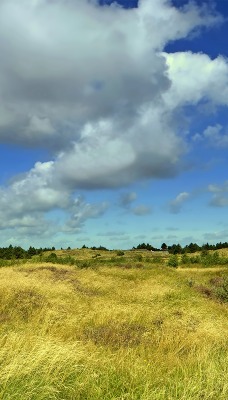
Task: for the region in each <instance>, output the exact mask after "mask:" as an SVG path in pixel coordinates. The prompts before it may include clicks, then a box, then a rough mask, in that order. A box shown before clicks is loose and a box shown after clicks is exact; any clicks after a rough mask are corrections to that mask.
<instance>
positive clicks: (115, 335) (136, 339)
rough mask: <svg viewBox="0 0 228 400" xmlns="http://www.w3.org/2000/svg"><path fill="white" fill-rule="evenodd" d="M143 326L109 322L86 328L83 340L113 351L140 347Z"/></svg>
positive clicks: (143, 331)
mask: <svg viewBox="0 0 228 400" xmlns="http://www.w3.org/2000/svg"><path fill="white" fill-rule="evenodd" d="M146 331H147V330H146V328H145V326H143V325H140V324H137V323H131V324H128V323H119V324H118V323H117V324H114V322H110V323H107V324H102V325H99V326H93V327H86V328H85V329H84V331H83V339H84V340H85V339H86V340H92V341H93V342H94V343H95V344H96V345H103V346H110V347H113V348H115V349H119V348H121V347H134V346H138V345H140V343H141V341H142V336H143V334H144V333H145V332H146Z"/></svg>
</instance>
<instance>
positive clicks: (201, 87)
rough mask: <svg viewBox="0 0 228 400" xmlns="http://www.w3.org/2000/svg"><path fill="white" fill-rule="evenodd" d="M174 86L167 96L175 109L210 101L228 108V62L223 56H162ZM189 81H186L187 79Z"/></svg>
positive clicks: (177, 54) (180, 53) (176, 54)
mask: <svg viewBox="0 0 228 400" xmlns="http://www.w3.org/2000/svg"><path fill="white" fill-rule="evenodd" d="M163 55H164V57H165V58H166V62H167V65H168V76H169V78H170V80H171V81H172V86H171V88H170V90H168V91H167V92H166V93H165V94H164V98H165V101H166V103H167V105H169V106H170V107H172V108H177V107H183V106H185V105H196V104H198V103H199V102H200V101H202V100H204V101H208V102H211V103H213V104H216V105H226V106H227V105H228V62H227V59H225V58H224V57H222V56H219V57H217V58H215V59H214V60H212V59H211V58H210V57H209V56H208V55H206V54H202V53H197V54H194V53H192V52H190V51H188V52H178V53H172V54H167V53H163ZM186 78H187V79H186Z"/></svg>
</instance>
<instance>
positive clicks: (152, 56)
mask: <svg viewBox="0 0 228 400" xmlns="http://www.w3.org/2000/svg"><path fill="white" fill-rule="evenodd" d="M227 34H228V1H226V0H217V1H200V0H197V1H195V2H192V1H187V0H173V1H171V0H141V1H139V2H137V1H135V0H132V1H130V0H128V1H127V0H121V1H120V0H119V1H118V2H112V1H107V0H105V1H100V2H98V1H92V2H91V1H89V0H88V1H86V0H75V1H69V2H66V1H64V0H59V1H56V2H52V1H49V0H36V1H29V0H24V1H23V2H18V1H16V0H7V1H6V0H3V1H1V4H0V48H1V53H2V54H1V60H2V61H1V65H0V100H1V108H0V152H1V157H0V166H1V174H0V191H1V193H0V246H8V245H9V244H13V245H21V246H22V247H25V248H27V247H28V246H30V245H33V246H37V247H39V246H56V247H57V248H60V247H63V248H65V247H68V246H71V247H81V246H82V245H83V244H86V245H87V246H94V245H95V246H99V245H103V246H107V247H108V248H110V249H112V248H124V249H125V248H131V247H132V246H136V245H137V244H139V243H142V242H147V243H148V242H149V243H150V244H152V245H153V246H156V247H160V246H161V244H162V243H163V242H166V243H167V244H169V245H171V244H173V243H181V244H182V245H185V244H188V243H190V242H197V243H199V244H202V243H205V242H209V243H217V242H219V241H222V242H224V241H227V236H228V219H227V208H228V177H227V170H228V168H227V167H228V158H227V150H228V126H227V106H228V58H227V57H228V47H227V39H226V38H227Z"/></svg>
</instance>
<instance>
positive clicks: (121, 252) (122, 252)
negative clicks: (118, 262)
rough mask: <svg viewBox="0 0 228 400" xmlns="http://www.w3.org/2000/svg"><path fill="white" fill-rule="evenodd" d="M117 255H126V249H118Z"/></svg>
mask: <svg viewBox="0 0 228 400" xmlns="http://www.w3.org/2000/svg"><path fill="white" fill-rule="evenodd" d="M116 255H117V256H124V251H122V250H118V251H117V252H116Z"/></svg>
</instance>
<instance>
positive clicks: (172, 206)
mask: <svg viewBox="0 0 228 400" xmlns="http://www.w3.org/2000/svg"><path fill="white" fill-rule="evenodd" d="M189 197H190V194H189V193H187V192H182V193H179V194H178V195H177V197H176V198H175V199H174V200H172V201H171V202H170V203H169V210H170V212H171V213H173V214H177V213H179V212H180V211H181V208H182V206H183V204H184V203H185V202H186V201H187V200H188V199H189Z"/></svg>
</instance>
